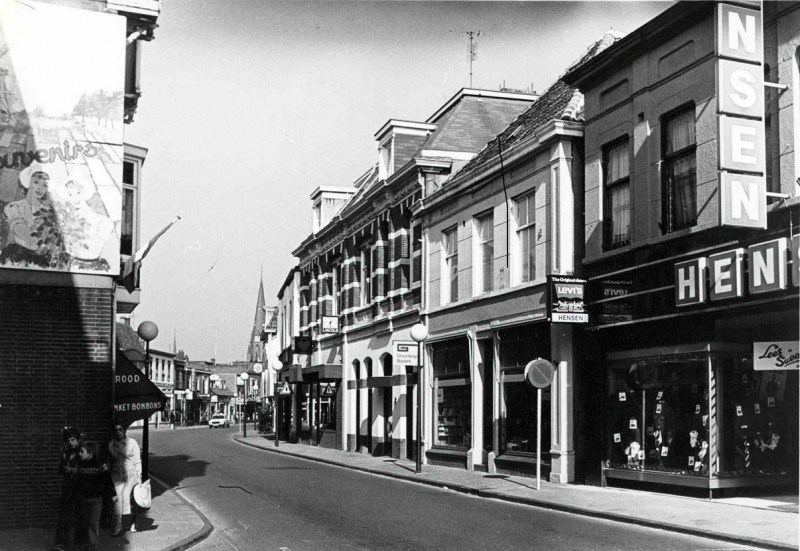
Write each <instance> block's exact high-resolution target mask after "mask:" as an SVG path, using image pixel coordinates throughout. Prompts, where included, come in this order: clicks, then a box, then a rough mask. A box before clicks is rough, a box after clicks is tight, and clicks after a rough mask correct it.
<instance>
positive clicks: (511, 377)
mask: <svg viewBox="0 0 800 551" xmlns="http://www.w3.org/2000/svg"><path fill="white" fill-rule="evenodd" d="M502 381H503V384H502V387H501V388H502V392H503V416H502V433H501V438H500V446H501V449H502V451H503V452H511V453H530V454H536V389H535V388H533V387H531V385H530V384H528V383H527V382H525V376H524V375H523V373H522V372H521V371H518V370H507V371H504V372H503V379H502ZM542 442H543V443H544V446H543V448H544V449H543V450H542V452H543V455H544V456H549V455H550V454H549V443H550V387H549V386H548V387H547V388H544V389H542Z"/></svg>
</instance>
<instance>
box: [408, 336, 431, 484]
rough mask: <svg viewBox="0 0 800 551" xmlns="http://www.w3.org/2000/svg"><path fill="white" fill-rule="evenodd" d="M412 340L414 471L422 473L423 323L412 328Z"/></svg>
mask: <svg viewBox="0 0 800 551" xmlns="http://www.w3.org/2000/svg"><path fill="white" fill-rule="evenodd" d="M411 338H412V339H414V341H416V343H417V364H418V365H419V368H418V369H417V468H416V470H415V471H414V472H415V473H417V474H419V473H421V472H422V366H423V361H422V343H423V342H425V339H427V338H428V328H427V327H425V325H424V324H422V323H417V324H415V325H414V326H413V327H412V328H411Z"/></svg>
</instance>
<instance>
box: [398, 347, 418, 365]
mask: <svg viewBox="0 0 800 551" xmlns="http://www.w3.org/2000/svg"><path fill="white" fill-rule="evenodd" d="M392 346H393V347H394V350H393V352H394V356H392V363H393V364H394V365H395V366H406V367H408V366H411V367H416V366H418V365H419V346H418V345H417V343H416V342H414V341H392Z"/></svg>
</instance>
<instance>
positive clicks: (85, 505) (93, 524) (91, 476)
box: [76, 442, 118, 551]
mask: <svg viewBox="0 0 800 551" xmlns="http://www.w3.org/2000/svg"><path fill="white" fill-rule="evenodd" d="M79 455H80V464H79V465H78V473H77V475H76V479H77V481H76V488H77V494H78V497H79V499H80V504H81V513H82V516H83V526H84V528H85V530H86V535H87V539H88V542H89V551H99V549H100V543H99V542H100V514H101V513H102V511H103V498H104V497H109V498H110V499H111V501H112V502H116V501H117V499H118V498H117V495H116V490H115V488H114V484H113V482H111V475H110V474H109V472H108V467H107V466H106V465H103V464H102V463H101V462H100V460H99V459H98V458H97V444H95V443H94V442H84V443H83V444H81V446H80V452H79Z"/></svg>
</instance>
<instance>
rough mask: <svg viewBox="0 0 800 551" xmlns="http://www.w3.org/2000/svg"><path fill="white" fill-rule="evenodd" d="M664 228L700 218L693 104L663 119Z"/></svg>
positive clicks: (687, 224) (689, 223) (677, 227)
mask: <svg viewBox="0 0 800 551" xmlns="http://www.w3.org/2000/svg"><path fill="white" fill-rule="evenodd" d="M661 129H662V130H661V132H662V134H661V143H662V165H661V173H662V178H663V180H662V182H663V184H662V190H663V191H662V193H663V197H662V200H663V204H662V207H663V209H664V211H663V213H662V231H663V232H664V233H669V232H673V231H677V230H681V229H684V228H688V227H691V226H694V225H695V223H696V222H697V185H696V181H697V174H696V170H695V153H696V149H697V142H696V138H695V115H694V105H692V106H690V107H689V108H687V109H683V110H681V111H680V112H678V113H677V114H673V115H668V116H666V117H664V118H663V119H662V122H661Z"/></svg>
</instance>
